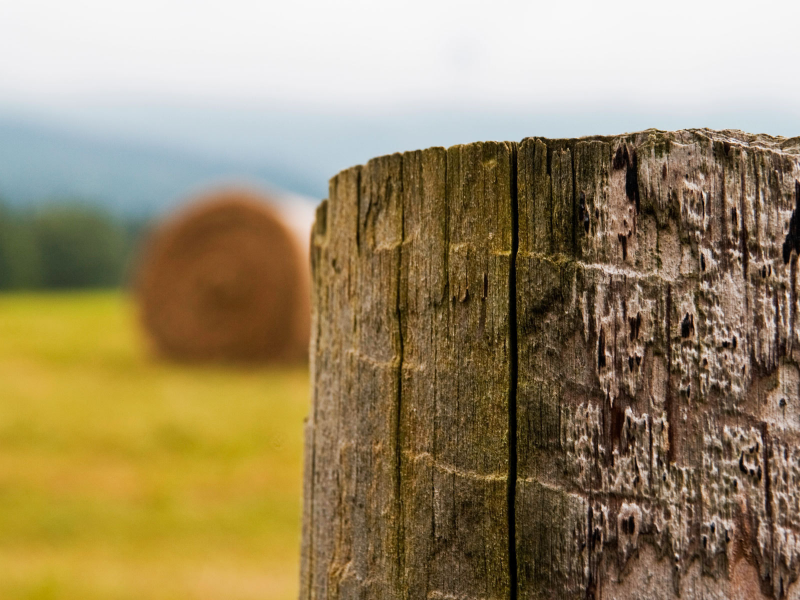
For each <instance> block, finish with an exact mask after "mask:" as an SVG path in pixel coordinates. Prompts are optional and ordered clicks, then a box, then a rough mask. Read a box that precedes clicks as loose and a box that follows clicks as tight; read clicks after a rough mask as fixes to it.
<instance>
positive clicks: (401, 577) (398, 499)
mask: <svg viewBox="0 0 800 600" xmlns="http://www.w3.org/2000/svg"><path fill="white" fill-rule="evenodd" d="M405 162H406V159H405V157H403V158H401V160H400V176H399V180H400V185H401V190H400V210H399V213H400V245H399V246H398V251H397V283H396V285H397V288H396V290H395V294H396V298H395V301H396V304H395V316H396V317H397V333H398V346H397V360H398V364H397V399H396V402H395V411H396V415H395V432H394V443H395V468H396V469H397V471H396V473H395V482H394V485H395V492H394V493H395V503H396V504H395V509H396V511H397V515H396V519H397V521H396V522H397V527H398V531H397V567H396V568H397V574H396V577H397V584H398V585H397V589H398V590H405V589H406V587H407V586H406V585H405V573H404V571H405V522H404V519H403V497H402V492H403V485H402V484H403V464H402V459H403V448H402V442H401V436H402V419H403V415H402V412H403V410H402V409H403V353H404V348H403V295H402V294H403V287H402V281H403V243H404V242H405V239H406V221H405V190H403V189H402V184H403V169H404V168H405V167H406V165H405Z"/></svg>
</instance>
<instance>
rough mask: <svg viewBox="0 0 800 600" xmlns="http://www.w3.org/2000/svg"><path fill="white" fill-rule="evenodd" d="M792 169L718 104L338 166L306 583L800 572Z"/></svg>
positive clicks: (551, 584)
mask: <svg viewBox="0 0 800 600" xmlns="http://www.w3.org/2000/svg"><path fill="white" fill-rule="evenodd" d="M799 180H800V142H799V141H798V140H797V139H792V140H786V139H782V138H771V137H768V136H752V135H748V134H744V133H742V132H732V131H725V132H713V131H709V130H691V131H680V132H671V133H668V132H661V131H655V130H651V131H646V132H641V133H637V134H630V135H623V136H610V137H594V138H581V139H574V140H547V139H543V138H528V139H525V140H523V141H522V142H520V143H519V144H516V143H476V144H470V145H466V146H457V147H454V148H450V149H447V150H445V149H442V148H432V149H429V150H425V151H418V152H409V153H405V154H402V155H400V154H397V155H392V156H388V157H383V158H380V159H375V160H373V161H370V163H368V164H367V165H366V166H364V167H355V168H353V169H350V170H348V171H345V172H343V173H341V174H339V175H338V176H336V177H335V178H334V179H333V180H332V181H331V190H330V197H329V199H328V200H327V201H326V202H325V203H323V205H322V206H321V208H320V210H319V211H318V218H317V224H316V226H315V230H314V233H313V236H312V238H313V239H312V263H313V268H314V296H313V305H314V317H313V319H314V321H313V329H314V333H313V336H314V337H313V341H312V373H313V374H312V377H313V383H314V399H313V406H312V413H311V415H310V417H309V422H308V426H307V430H306V431H307V449H306V485H305V492H304V495H305V512H304V541H303V569H302V584H303V585H302V591H301V598H302V599H304V600H305V599H311V598H318V599H319V598H331V599H338V598H351V597H359V598H398V599H400V598H454V599H464V600H466V599H472V598H475V599H477V598H481V599H489V598H492V599H495V598H520V599H523V598H531V599H538V598H581V599H585V598H595V599H599V598H620V599H622V598H643V597H647V598H675V597H681V598H736V597H742V598H744V597H758V596H759V595H760V596H762V597H766V598H786V597H800V583H797V579H798V575H800V540H798V536H800V492H798V489H797V485H798V482H799V481H800V444H798V441H800V370H798V364H800V360H799V359H800V355H798V350H800V346H798V344H800V329H799V328H800V325H799V324H798V320H797V311H798V303H797V261H798V250H800V184H799V183H797V182H798V181H799Z"/></svg>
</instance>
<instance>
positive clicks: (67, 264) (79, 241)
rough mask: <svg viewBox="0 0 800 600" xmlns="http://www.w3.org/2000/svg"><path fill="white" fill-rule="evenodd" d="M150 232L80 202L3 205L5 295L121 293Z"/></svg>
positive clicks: (0, 231)
mask: <svg viewBox="0 0 800 600" xmlns="http://www.w3.org/2000/svg"><path fill="white" fill-rule="evenodd" d="M145 228H146V222H145V221H144V220H120V219H117V218H114V217H113V216H112V215H111V214H109V213H108V212H105V211H103V210H102V209H99V208H95V207H93V206H89V205H86V204H81V203H79V202H59V203H52V204H48V205H45V206H41V207H38V208H36V209H28V210H21V209H13V208H10V207H8V206H5V205H0V290H24V289H78V288H109V287H118V286H120V285H122V284H123V283H124V282H125V281H126V279H127V277H128V272H129V270H130V267H131V263H132V260H133V257H134V255H135V251H136V248H137V246H138V243H139V240H140V239H141V237H142V234H143V232H144V231H145Z"/></svg>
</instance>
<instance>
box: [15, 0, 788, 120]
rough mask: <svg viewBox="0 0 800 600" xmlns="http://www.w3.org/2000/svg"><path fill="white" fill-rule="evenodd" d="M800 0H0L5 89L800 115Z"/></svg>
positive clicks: (229, 99)
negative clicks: (388, 0) (723, 109)
mask: <svg viewBox="0 0 800 600" xmlns="http://www.w3.org/2000/svg"><path fill="white" fill-rule="evenodd" d="M798 23H800V2H797V1H768V0H761V1H760V2H747V3H745V2H736V1H725V2H703V1H698V0H692V1H685V0H669V1H664V2H643V1H641V0H639V1H628V2H597V1H573V2H567V1H555V0H550V1H548V2H512V1H499V0H485V1H484V2H480V3H475V2H466V1H464V0H458V1H449V0H448V1H441V2H437V1H434V0H422V1H419V0H404V1H403V2H394V3H391V4H390V3H382V2H378V1H376V0H371V1H368V2H358V1H353V0H348V1H344V2H342V1H339V2H332V1H330V0H319V1H317V0H305V1H297V0H294V1H285V2H265V1H263V0H225V1H208V0H135V1H127V0H19V1H9V0H0V94H2V96H3V99H5V100H6V101H12V102H17V103H29V104H31V105H33V104H42V105H48V104H53V105H55V104H58V103H64V102H70V101H73V102H81V101H84V100H86V99H89V100H91V101H93V102H101V101H103V100H107V101H120V100H124V101H128V102H136V101H148V102H150V101H155V102H160V101H165V102H166V101H170V102H174V101H178V102H187V103H220V104H248V105H259V104H264V103H271V104H276V105H281V106H290V107H292V106H293V107H306V108H314V109H324V110H332V111H340V110H355V111H360V110H365V111H377V112H380V111H382V110H385V109H396V108H397V107H408V106H416V107H436V108H442V107H449V106H452V107H454V108H458V109H459V110H465V109H472V108H480V109H498V108H500V109H502V108H509V107H510V108H516V109H519V108H536V107H551V108H552V107H557V108H558V109H559V110H569V109H571V108H574V109H576V110H579V109H585V108H586V107H596V106H615V107H618V108H619V107H622V108H625V107H647V108H648V109H653V108H656V109H658V108H661V109H676V110H677V109H680V110H694V109H698V110H708V109H711V108H721V107H731V106H739V105H741V106H748V107H751V108H754V109H761V110H782V111H789V112H792V113H797V112H798V110H800V108H798V107H800V76H799V75H800V73H798V71H800V69H799V68H798V67H799V66H800V33H798Z"/></svg>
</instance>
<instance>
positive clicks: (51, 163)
mask: <svg viewBox="0 0 800 600" xmlns="http://www.w3.org/2000/svg"><path fill="white" fill-rule="evenodd" d="M226 182H227V183H229V182H247V183H251V184H253V185H256V186H259V187H264V188H267V189H269V188H274V189H280V190H289V191H291V192H293V193H295V194H306V195H312V194H313V192H314V186H313V185H312V184H310V183H309V177H308V176H303V175H301V174H299V173H293V172H290V171H289V170H287V169H285V168H274V167H271V166H270V165H269V164H256V163H255V162H253V161H246V160H235V159H234V160H225V159H223V158H220V159H217V160H215V159H213V158H211V157H208V156H203V155H199V154H198V155H195V154H193V153H191V152H189V151H181V150H180V149H176V148H166V147H163V146H161V145H158V144H155V143H154V144H147V143H144V142H132V141H129V140H125V139H115V138H114V137H112V136H108V137H104V138H103V137H99V136H83V135H79V134H76V133H72V132H69V131H64V130H59V129H58V128H55V127H49V126H46V125H36V124H30V123H21V122H19V121H17V120H9V119H3V118H0V199H1V200H2V201H3V202H6V203H8V204H10V205H11V206H16V207H26V206H34V205H37V204H42V203H47V202H52V201H62V200H79V201H81V202H88V203H91V204H95V205H99V206H102V207H104V208H106V209H107V210H109V211H111V212H112V213H114V214H118V215H120V216H147V215H152V214H155V213H158V212H161V211H163V210H165V209H168V208H169V207H171V206H174V205H176V204H177V203H179V202H180V201H181V200H182V199H183V198H185V197H186V195H187V194H190V193H191V192H192V191H193V190H198V189H202V188H203V187H206V186H209V185H215V184H223V183H226Z"/></svg>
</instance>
